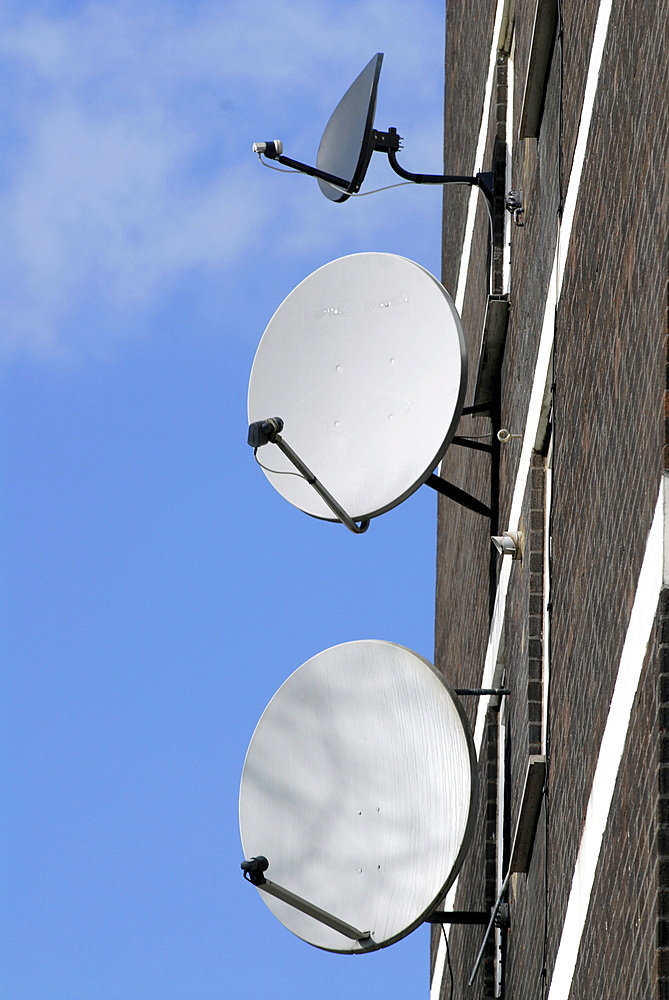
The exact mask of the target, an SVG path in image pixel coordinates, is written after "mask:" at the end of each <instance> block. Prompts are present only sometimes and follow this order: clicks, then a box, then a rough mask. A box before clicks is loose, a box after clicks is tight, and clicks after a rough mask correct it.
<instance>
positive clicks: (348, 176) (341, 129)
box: [253, 52, 495, 203]
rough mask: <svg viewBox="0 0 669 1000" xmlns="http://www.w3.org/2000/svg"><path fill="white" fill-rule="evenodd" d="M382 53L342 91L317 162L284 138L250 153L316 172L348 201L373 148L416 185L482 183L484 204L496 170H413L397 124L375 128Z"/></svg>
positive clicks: (326, 189)
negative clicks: (294, 152) (286, 147)
mask: <svg viewBox="0 0 669 1000" xmlns="http://www.w3.org/2000/svg"><path fill="white" fill-rule="evenodd" d="M382 62H383V54H382V53H381V52H377V54H376V55H375V56H374V58H373V59H371V60H370V61H369V62H368V63H367V65H366V66H365V68H364V69H363V71H362V73H360V75H359V76H358V77H357V78H356V79H355V81H354V82H353V83H352V84H351V86H350V87H349V89H348V90H347V91H346V93H345V94H344V96H343V97H342V99H341V101H340V102H339V104H338V105H337V107H336V108H335V110H334V112H333V113H332V115H331V117H330V120H329V122H328V124H327V126H326V128H325V131H324V133H323V137H322V139H321V143H320V147H319V150H318V156H317V158H316V166H315V167H312V166H310V165H309V164H307V163H302V162H300V161H299V160H293V159H291V158H290V157H288V156H284V155H283V142H282V141H281V140H280V139H275V140H273V141H271V142H254V143H253V152H254V153H257V154H258V156H259V157H263V156H265V157H267V159H270V160H277V161H278V162H279V163H283V164H284V165H285V166H288V167H292V168H293V169H294V170H298V171H299V172H300V173H304V174H309V176H311V177H316V178H317V179H318V183H319V186H320V189H321V191H322V192H323V194H324V195H325V196H326V197H327V198H330V200H331V201H346V200H347V199H348V198H349V196H350V195H351V194H356V193H357V192H358V191H359V190H360V186H361V184H362V182H363V180H364V179H365V174H366V173H367V167H368V166H369V161H370V159H371V157H372V153H373V152H374V151H376V150H378V151H379V152H383V153H386V154H387V156H388V161H389V163H390V165H391V167H392V168H393V170H394V171H395V173H396V174H399V176H400V177H403V178H404V179H405V180H407V181H412V182H413V183H414V184H466V185H469V186H472V185H473V186H475V187H478V188H480V190H481V191H483V193H484V194H485V196H486V199H487V200H488V203H491V202H492V199H493V195H494V188H495V175H494V173H491V172H488V173H478V174H476V175H475V176H473V177H470V176H463V175H460V174H415V173H411V172H410V171H408V170H405V169H404V167H401V166H400V164H399V163H398V162H397V156H396V154H397V152H398V150H400V149H401V148H402V137H401V136H400V135H398V134H397V129H395V128H389V129H388V131H387V132H380V131H378V130H377V129H375V128H374V112H375V110H376V92H377V88H378V83H379V76H380V73H381V63H382Z"/></svg>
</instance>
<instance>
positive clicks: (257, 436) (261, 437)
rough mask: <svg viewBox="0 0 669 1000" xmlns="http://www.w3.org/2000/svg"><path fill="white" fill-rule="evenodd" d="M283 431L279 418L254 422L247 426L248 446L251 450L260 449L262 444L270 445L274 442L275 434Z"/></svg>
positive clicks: (281, 421)
mask: <svg viewBox="0 0 669 1000" xmlns="http://www.w3.org/2000/svg"><path fill="white" fill-rule="evenodd" d="M282 430H283V420H282V419H281V417H268V419H267V420H256V421H255V422H254V423H252V424H249V436H248V438H247V442H248V444H250V445H251V447H252V448H262V446H263V445H264V444H271V443H273V442H274V441H275V440H276V436H277V434H280V433H281V431H282Z"/></svg>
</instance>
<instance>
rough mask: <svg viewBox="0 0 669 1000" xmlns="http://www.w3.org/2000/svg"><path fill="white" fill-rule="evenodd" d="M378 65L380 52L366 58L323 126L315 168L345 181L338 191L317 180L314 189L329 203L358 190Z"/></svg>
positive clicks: (370, 148)
mask: <svg viewBox="0 0 669 1000" xmlns="http://www.w3.org/2000/svg"><path fill="white" fill-rule="evenodd" d="M382 62H383V55H382V54H381V53H380V52H378V53H377V54H376V55H375V56H374V58H373V59H370V61H369V62H368V63H367V65H366V66H365V68H364V69H363V71H362V73H361V74H360V76H358V77H357V79H356V80H355V81H354V82H353V83H352V84H351V86H350V87H349V88H348V90H347V91H346V93H345V94H344V96H343V97H342V99H341V101H340V102H339V104H338V105H337V107H336V108H335V110H334V111H333V113H332V116H331V118H330V121H329V122H328V123H327V125H326V126H325V131H324V132H323V138H322V139H321V144H320V146H319V147H318V156H317V157H316V166H317V167H318V169H319V170H322V171H323V172H324V173H327V174H334V175H335V176H336V177H342V178H343V179H344V180H345V181H346V182H347V183H346V185H345V190H344V191H342V190H341V187H334V186H333V185H332V184H328V182H327V181H324V180H322V179H321V178H319V179H318V186H319V187H320V189H321V191H322V192H323V194H324V195H325V196H326V198H330V200H331V201H346V199H347V198H348V197H349V193H351V194H353V193H355V192H356V191H359V190H360V185H361V184H362V182H363V180H364V178H365V174H366V173H367V167H368V166H369V161H370V160H371V158H372V153H373V152H374V112H375V110H376V91H377V88H378V85H379V75H380V73H381V63H382Z"/></svg>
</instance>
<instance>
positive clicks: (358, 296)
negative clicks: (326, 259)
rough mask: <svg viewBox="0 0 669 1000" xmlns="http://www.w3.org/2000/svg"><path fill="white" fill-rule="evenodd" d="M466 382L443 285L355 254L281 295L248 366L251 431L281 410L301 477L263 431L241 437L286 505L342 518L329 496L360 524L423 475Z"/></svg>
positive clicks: (435, 458) (442, 445)
mask: <svg viewBox="0 0 669 1000" xmlns="http://www.w3.org/2000/svg"><path fill="white" fill-rule="evenodd" d="M466 385H467V356H466V350H465V342H464V337H463V334H462V326H461V323H460V318H459V316H458V313H457V311H456V309H455V306H454V304H453V301H452V299H451V297H450V295H449V294H448V292H447V291H446V289H445V288H444V287H443V286H442V285H441V284H440V283H439V282H438V281H437V279H436V278H435V277H433V276H432V275H431V274H430V273H429V272H428V271H426V270H425V268H423V267H421V265H420V264H416V263H414V262H413V261H411V260H407V259H406V258H404V257H399V256H396V255H395V254H389V253H360V254H352V255H351V256H348V257H342V258H340V259H339V260H334V261H332V262H331V263H329V264H326V265H325V266H324V267H321V268H319V269H318V270H317V271H315V272H314V273H313V274H311V275H309V277H308V278H306V279H305V280H304V281H302V282H301V284H299V285H298V286H297V288H295V289H294V291H292V292H291V293H290V295H288V297H287V298H286V299H285V300H284V301H283V303H282V304H281V305H280V306H279V308H278V309H277V311H276V312H275V314H274V316H273V317H272V319H271V320H270V322H269V325H268V326H267V329H266V330H265V333H264V334H263V337H262V340H261V341H260V345H259V347H258V351H257V353H256V356H255V360H254V362H253V369H252V371H251V379H250V384H249V395H248V417H249V422H250V424H251V432H252V433H253V432H254V430H258V431H259V428H261V427H262V426H265V425H266V424H267V422H268V419H269V418H273V417H278V418H280V421H279V423H280V425H281V426H280V427H279V429H283V430H282V433H283V439H284V440H285V442H286V443H287V444H288V445H290V450H292V451H293V452H294V453H296V455H297V456H299V459H300V460H301V463H302V465H301V466H300V465H299V464H298V469H300V471H301V472H302V475H295V465H296V464H297V463H296V462H295V461H294V460H290V459H289V458H288V457H286V454H285V449H284V450H281V449H280V447H279V446H278V445H277V444H276V443H272V441H273V438H272V436H271V434H270V435H269V436H264V437H263V436H260V437H256V438H253V437H252V433H250V436H249V443H252V444H256V445H259V444H266V447H263V449H262V453H261V461H262V466H263V468H264V469H265V474H266V476H267V478H268V479H269V481H270V482H271V483H272V485H273V486H274V487H275V488H276V489H277V490H278V491H279V493H281V495H282V496H283V497H285V498H286V500H288V501H289V502H290V503H292V504H294V505H295V506H296V507H298V508H300V509H301V510H303V511H305V512H306V513H307V514H311V515H313V516H314V517H319V518H324V519H326V520H344V518H343V517H341V515H340V513H339V512H335V510H336V508H333V505H332V504H331V503H330V502H329V501H328V500H327V497H326V496H325V498H324V495H330V499H332V497H334V499H335V500H336V502H337V504H338V505H339V507H340V508H341V509H343V511H345V512H346V513H347V514H348V515H349V518H350V519H351V520H352V521H358V520H361V521H363V522H365V521H367V520H368V519H369V518H371V517H376V516H377V515H378V514H382V513H383V512H384V511H387V510H389V509H390V508H392V507H394V506H396V505H397V504H399V503H401V502H402V501H403V500H405V499H406V498H407V497H408V496H409V495H410V494H411V493H413V492H414V490H416V489H418V487H419V486H420V485H421V484H422V483H424V482H425V481H426V480H427V479H428V478H429V477H430V475H431V473H432V471H433V470H434V469H435V467H436V466H437V464H438V463H439V461H440V459H441V458H442V456H443V454H444V452H445V451H446V449H447V447H448V444H449V442H450V441H451V439H452V437H453V435H454V432H455V429H456V426H457V423H458V420H459V418H460V414H461V412H462V406H463V402H464V395H465V389H466ZM259 433H260V431H259ZM279 440H280V443H283V442H281V439H279ZM286 473H291V474H290V475H287V474H286ZM433 478H434V477H433ZM314 479H315V480H316V483H314ZM319 486H322V487H323V488H324V489H322V490H319ZM349 527H350V524H349Z"/></svg>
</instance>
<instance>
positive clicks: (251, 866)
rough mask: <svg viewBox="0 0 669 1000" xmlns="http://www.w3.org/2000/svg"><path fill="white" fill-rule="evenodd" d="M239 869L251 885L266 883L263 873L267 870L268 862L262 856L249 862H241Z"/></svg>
mask: <svg viewBox="0 0 669 1000" xmlns="http://www.w3.org/2000/svg"><path fill="white" fill-rule="evenodd" d="M240 868H241V869H242V871H243V872H244V878H245V879H246V881H247V882H251V883H252V884H253V885H264V884H265V882H266V881H267V880H266V878H265V874H264V873H265V872H266V871H267V869H268V868H269V861H268V860H267V858H264V857H263V856H262V854H259V855H258V857H257V858H251V859H250V861H242V863H241V865H240Z"/></svg>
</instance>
